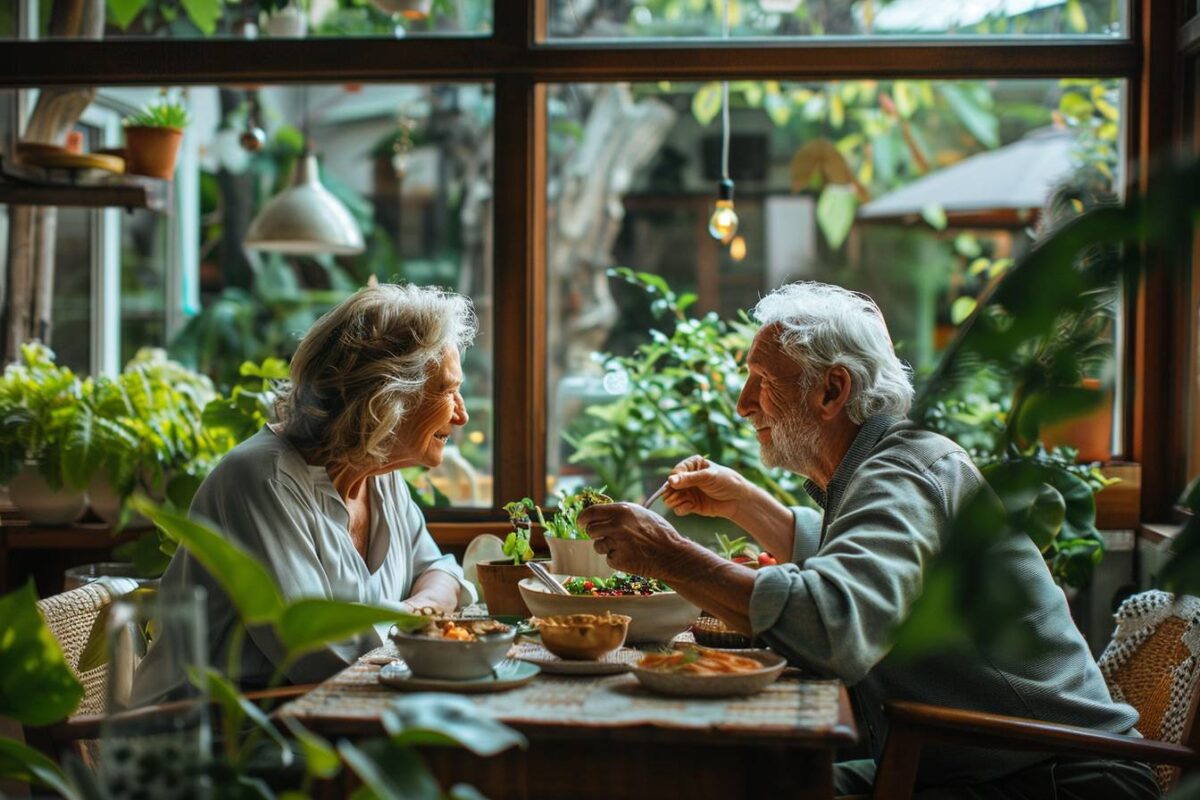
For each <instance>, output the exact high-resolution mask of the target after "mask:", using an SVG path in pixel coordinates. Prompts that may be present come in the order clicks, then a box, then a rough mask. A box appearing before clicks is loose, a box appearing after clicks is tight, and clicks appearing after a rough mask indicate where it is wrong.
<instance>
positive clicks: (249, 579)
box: [130, 496, 284, 624]
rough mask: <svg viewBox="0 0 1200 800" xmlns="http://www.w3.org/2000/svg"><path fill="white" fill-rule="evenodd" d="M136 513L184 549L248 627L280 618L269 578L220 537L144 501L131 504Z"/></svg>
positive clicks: (278, 600)
mask: <svg viewBox="0 0 1200 800" xmlns="http://www.w3.org/2000/svg"><path fill="white" fill-rule="evenodd" d="M130 502H131V503H132V505H133V507H134V509H135V510H136V511H138V512H139V513H140V514H142V515H143V516H145V517H148V518H149V519H151V520H153V521H154V524H156V525H157V526H158V527H159V528H160V529H161V530H162V531H163V532H164V533H166V535H167V536H169V537H171V538H172V539H175V540H176V541H178V542H179V543H180V544H181V545H182V546H184V547H186V548H187V550H188V552H190V553H191V554H192V556H194V557H195V559H196V560H197V561H199V562H200V563H201V564H202V565H204V568H205V569H207V570H208V571H209V573H210V574H211V575H212V577H213V579H214V580H216V581H217V583H219V584H220V585H221V588H222V589H224V590H225V592H226V593H227V594H228V595H229V599H230V600H231V601H232V602H233V604H234V605H235V606H236V607H237V609H238V613H239V615H240V616H241V618H242V621H243V622H245V623H247V624H258V623H264V622H275V621H277V620H278V619H279V618H280V616H281V615H282V614H283V608H284V603H283V597H282V595H280V593H279V588H278V587H277V586H276V585H275V580H274V578H272V577H271V574H270V573H269V572H267V570H266V569H265V568H264V567H263V566H262V564H260V563H258V561H257V560H256V559H255V558H254V556H252V555H250V554H249V553H247V552H246V551H245V550H243V549H242V548H241V547H239V546H237V545H235V544H234V543H233V542H231V541H229V540H227V539H225V538H223V537H222V536H221V535H220V534H218V533H216V532H215V531H213V530H212V529H211V528H208V527H207V526H205V525H201V524H200V523H198V522H194V521H193V520H190V519H188V518H187V517H185V516H182V515H181V514H178V513H176V512H174V511H170V510H168V509H165V508H162V507H160V506H158V505H157V504H156V503H154V502H153V501H151V500H148V499H147V498H145V497H142V496H138V497H134V498H133V500H131V501H130Z"/></svg>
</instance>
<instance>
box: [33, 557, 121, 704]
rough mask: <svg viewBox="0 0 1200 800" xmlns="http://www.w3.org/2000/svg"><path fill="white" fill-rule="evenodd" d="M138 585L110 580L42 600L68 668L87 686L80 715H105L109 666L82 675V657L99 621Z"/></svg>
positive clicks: (46, 616)
mask: <svg viewBox="0 0 1200 800" xmlns="http://www.w3.org/2000/svg"><path fill="white" fill-rule="evenodd" d="M136 586H137V584H136V583H134V582H133V581H130V580H127V579H110V580H109V581H97V582H95V583H89V584H87V585H85V586H80V587H79V588H78V589H72V590H71V591H69V592H63V593H62V594H56V595H53V596H51V597H47V598H46V599H45V600H39V601H38V610H39V611H41V612H42V617H43V618H44V619H45V620H46V626H47V627H49V628H50V632H51V633H52V634H54V638H55V639H57V640H58V644H59V646H60V647H61V648H62V651H63V655H64V656H65V657H66V660H67V665H68V666H69V667H70V668H71V671H72V672H74V673H75V675H76V677H77V678H79V682H80V683H82V684H83V699H82V700H81V701H80V703H79V707H78V708H77V709H76V710H75V713H76V714H102V713H104V685H105V680H106V679H107V677H108V665H107V664H102V665H100V666H98V667H95V668H93V669H89V670H87V671H86V672H83V673H80V672H79V657H80V655H82V654H83V649H84V647H85V646H86V645H87V642H88V635H89V634H90V633H91V631H92V626H93V625H95V623H96V620H97V618H98V617H99V616H100V615H101V614H102V613H104V612H105V611H106V610H107V609H108V606H109V605H110V604H111V603H112V601H113V600H115V599H116V598H118V597H120V596H121V595H122V594H125V593H126V592H128V591H131V590H132V589H133V588H136Z"/></svg>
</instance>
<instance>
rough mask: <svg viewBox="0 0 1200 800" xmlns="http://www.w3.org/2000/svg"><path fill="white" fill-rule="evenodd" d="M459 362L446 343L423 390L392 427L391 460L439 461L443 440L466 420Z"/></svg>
mask: <svg viewBox="0 0 1200 800" xmlns="http://www.w3.org/2000/svg"><path fill="white" fill-rule="evenodd" d="M462 382H463V373H462V362H461V360H460V358H459V355H458V349H457V348H455V347H447V348H446V350H445V352H444V353H443V354H442V360H441V362H440V363H438V364H434V365H433V366H432V367H431V368H430V375H429V380H428V381H427V382H426V384H425V392H424V393H423V394H422V395H421V399H420V400H419V401H418V402H417V405H416V406H415V407H414V408H413V409H412V410H411V411H410V412H409V413H408V414H406V415H405V419H404V421H403V422H402V423H401V424H400V429H399V430H397V431H396V445H395V447H394V448H393V450H392V460H393V461H402V462H407V463H412V464H417V465H420V466H423V467H436V466H438V465H439V464H441V463H442V453H443V450H444V449H445V447H446V440H447V439H449V438H450V434H451V433H453V431H454V429H455V428H456V427H461V426H463V425H466V424H467V420H468V419H469V418H470V417H469V416H468V415H467V408H466V405H465V404H464V403H463V398H462V393H461V389H462Z"/></svg>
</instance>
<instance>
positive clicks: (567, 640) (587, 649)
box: [537, 614, 630, 661]
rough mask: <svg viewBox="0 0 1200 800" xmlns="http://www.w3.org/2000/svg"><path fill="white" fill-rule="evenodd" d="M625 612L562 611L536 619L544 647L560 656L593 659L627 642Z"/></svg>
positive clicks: (627, 620)
mask: <svg viewBox="0 0 1200 800" xmlns="http://www.w3.org/2000/svg"><path fill="white" fill-rule="evenodd" d="M629 622H630V618H629V617H628V616H626V615H625V614H603V615H599V614H559V615H557V616H553V617H546V618H544V619H538V620H537V626H538V630H539V631H540V632H541V634H542V646H544V647H545V648H546V649H547V650H549V651H550V652H551V653H553V654H554V655H556V656H558V657H559V658H563V659H568V660H571V661H594V660H596V659H598V658H600V657H601V656H603V655H605V654H607V653H611V652H612V651H614V650H617V649H618V648H620V647H621V645H623V644H625V634H627V633H628V632H629Z"/></svg>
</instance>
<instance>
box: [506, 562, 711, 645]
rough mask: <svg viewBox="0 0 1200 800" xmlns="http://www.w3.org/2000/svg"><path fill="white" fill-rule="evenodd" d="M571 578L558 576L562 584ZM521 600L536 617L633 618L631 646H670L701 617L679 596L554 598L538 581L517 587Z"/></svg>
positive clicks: (527, 582)
mask: <svg viewBox="0 0 1200 800" xmlns="http://www.w3.org/2000/svg"><path fill="white" fill-rule="evenodd" d="M569 577H571V576H569V575H557V574H556V575H555V576H554V578H555V579H556V580H557V581H558V582H559V583H562V582H563V581H565V580H567V578H569ZM518 588H519V589H520V591H521V599H522V600H524V601H525V605H527V606H529V610H530V611H532V612H533V614H534V616H537V617H553V616H556V615H558V614H603V613H604V612H605V611H611V612H612V613H614V614H625V615H627V616H628V617H629V618H630V620H631V621H630V623H629V634H628V635H627V636H626V641H629V642H669V641H671V639H673V638H675V636H676V635H677V634H680V633H683V632H684V631H685V630H687V629H688V627H689V626H690V625H691V624H692V623H693V622H694V621H695V620H696V617H698V616H700V609H699V608H697V607H696V606H694V605H692V604H691V603H689V602H688V601H687V600H684V599H683V597H682V596H680V595H679V594H678V593H677V592H658V593H657V594H646V595H628V596H624V597H620V596H618V597H604V596H598V595H562V594H551V593H550V590H549V589H547V588H546V587H545V586H543V585H542V584H540V583H538V581H537V579H536V578H525V579H524V580H522V581H521V582H520V584H518Z"/></svg>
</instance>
